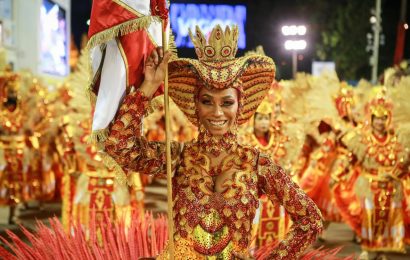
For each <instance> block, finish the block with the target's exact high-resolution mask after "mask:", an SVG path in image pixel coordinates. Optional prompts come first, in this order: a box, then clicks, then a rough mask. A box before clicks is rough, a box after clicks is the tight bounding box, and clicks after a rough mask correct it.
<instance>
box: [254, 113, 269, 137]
mask: <svg viewBox="0 0 410 260" xmlns="http://www.w3.org/2000/svg"><path fill="white" fill-rule="evenodd" d="M270 117H271V114H261V113H255V119H254V123H253V128H254V130H255V132H260V133H266V132H268V131H269V126H270Z"/></svg>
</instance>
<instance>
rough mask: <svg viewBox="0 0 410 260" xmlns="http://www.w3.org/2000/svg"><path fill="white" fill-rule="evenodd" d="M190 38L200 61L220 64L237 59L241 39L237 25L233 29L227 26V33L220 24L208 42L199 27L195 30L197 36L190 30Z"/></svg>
mask: <svg viewBox="0 0 410 260" xmlns="http://www.w3.org/2000/svg"><path fill="white" fill-rule="evenodd" d="M189 36H190V37H191V40H192V43H193V44H194V46H195V53H196V55H197V56H198V60H199V61H203V62H218V61H227V60H232V59H234V58H235V55H236V52H237V50H238V47H237V45H238V37H239V33H238V26H236V25H234V26H232V29H231V28H230V27H229V26H226V28H225V31H223V30H222V28H221V26H220V25H219V24H218V25H216V26H215V27H214V28H213V29H212V31H211V33H210V35H209V38H208V40H207V39H206V37H205V36H204V34H203V33H202V31H201V29H200V28H199V27H198V26H196V28H195V36H194V35H193V34H192V32H191V30H189Z"/></svg>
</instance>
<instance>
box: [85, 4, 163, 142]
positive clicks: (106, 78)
mask: <svg viewBox="0 0 410 260" xmlns="http://www.w3.org/2000/svg"><path fill="white" fill-rule="evenodd" d="M159 4H163V6H164V8H158V6H161V5H159ZM160 10H166V8H165V0H94V1H93V5H92V10H91V19H90V28H89V31H88V36H89V42H88V45H87V50H88V51H89V54H90V58H91V70H92V74H91V82H90V86H89V93H90V96H91V99H92V100H94V101H95V108H94V116H93V123H92V130H93V134H92V139H93V141H96V142H101V141H104V140H105V139H106V137H107V127H108V126H109V124H110V122H111V121H112V120H113V118H114V116H115V114H116V112H117V110H118V107H119V105H120V103H121V100H122V98H123V97H124V95H125V94H126V93H127V92H128V91H129V90H130V89H131V88H132V87H133V86H135V87H138V86H139V85H140V84H141V82H142V80H143V72H144V71H143V69H144V62H145V60H146V58H147V57H148V56H149V54H150V53H151V51H152V50H153V49H154V48H155V47H157V46H161V45H162V25H161V18H160V17H159V16H160V14H161V12H160ZM165 30H166V31H167V32H166V35H169V23H168V25H167V26H166V28H165Z"/></svg>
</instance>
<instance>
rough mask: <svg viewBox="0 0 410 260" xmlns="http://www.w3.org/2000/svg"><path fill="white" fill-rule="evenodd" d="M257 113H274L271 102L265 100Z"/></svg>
mask: <svg viewBox="0 0 410 260" xmlns="http://www.w3.org/2000/svg"><path fill="white" fill-rule="evenodd" d="M256 113H258V114H264V115H269V114H272V113H273V109H272V104H271V103H270V102H269V100H268V99H267V98H265V99H264V100H263V101H262V103H261V104H260V105H259V106H258V108H257V109H256Z"/></svg>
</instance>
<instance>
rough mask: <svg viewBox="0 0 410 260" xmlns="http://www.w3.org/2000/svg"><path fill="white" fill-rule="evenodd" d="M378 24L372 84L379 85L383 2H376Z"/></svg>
mask: <svg viewBox="0 0 410 260" xmlns="http://www.w3.org/2000/svg"><path fill="white" fill-rule="evenodd" d="M375 15H376V23H375V24H374V26H375V27H374V41H373V57H372V83H373V84H376V83H377V69H378V65H379V45H380V30H381V0H376V14H375Z"/></svg>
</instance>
